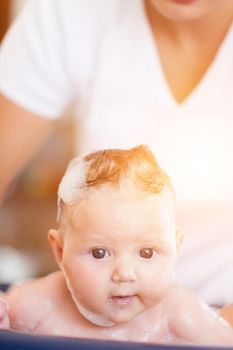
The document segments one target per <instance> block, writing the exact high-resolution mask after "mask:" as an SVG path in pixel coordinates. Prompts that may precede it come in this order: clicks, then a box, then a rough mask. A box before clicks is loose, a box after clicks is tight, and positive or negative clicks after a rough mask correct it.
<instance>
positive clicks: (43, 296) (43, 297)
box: [5, 272, 65, 331]
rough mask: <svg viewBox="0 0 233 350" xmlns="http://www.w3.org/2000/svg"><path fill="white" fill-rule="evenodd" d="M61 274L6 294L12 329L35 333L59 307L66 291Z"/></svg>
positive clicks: (35, 280) (40, 279) (31, 281)
mask: <svg viewBox="0 0 233 350" xmlns="http://www.w3.org/2000/svg"><path fill="white" fill-rule="evenodd" d="M64 284H65V282H64V278H62V274H61V272H55V273H52V274H50V275H48V276H46V277H41V278H37V279H32V280H30V281H26V282H24V283H22V284H19V285H17V286H15V287H13V288H12V289H10V291H9V292H8V293H7V294H6V296H5V299H6V301H7V302H8V304H9V317H10V323H11V328H13V329H16V330H22V331H33V330H35V329H36V328H37V327H38V325H39V324H40V323H41V322H43V320H44V319H45V318H46V316H47V315H48V314H50V313H51V312H52V311H53V310H54V309H56V308H57V305H59V299H60V298H61V297H60V295H61V293H62V290H63V289H64Z"/></svg>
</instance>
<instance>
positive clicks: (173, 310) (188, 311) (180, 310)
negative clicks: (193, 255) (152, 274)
mask: <svg viewBox="0 0 233 350" xmlns="http://www.w3.org/2000/svg"><path fill="white" fill-rule="evenodd" d="M165 299H166V303H167V305H169V307H168V308H169V311H170V312H169V321H168V323H169V328H170V331H171V332H172V333H173V334H174V335H175V336H176V337H177V338H180V339H186V340H190V339H192V338H193V337H195V334H196V336H198V334H199V333H200V331H202V330H201V328H200V327H202V326H203V325H204V326H207V324H208V322H205V318H206V317H205V315H206V314H207V313H208V314H209V313H211V311H210V308H209V307H208V306H207V305H206V304H205V303H204V302H203V301H202V300H200V298H199V297H198V296H197V295H196V294H195V293H194V292H193V291H192V290H189V289H187V288H184V287H181V286H179V285H173V286H171V288H169V290H168V292H167V294H166V296H165Z"/></svg>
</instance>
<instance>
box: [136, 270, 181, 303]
mask: <svg viewBox="0 0 233 350" xmlns="http://www.w3.org/2000/svg"><path fill="white" fill-rule="evenodd" d="M174 278H175V273H174V268H173V265H171V264H160V265H156V266H155V267H154V268H151V269H149V268H148V269H145V271H144V278H143V283H142V288H143V289H144V291H145V293H147V294H148V298H149V299H151V300H153V301H155V300H159V299H161V298H162V297H163V295H164V293H165V291H166V289H167V287H168V286H169V285H170V284H171V283H172V282H173V281H174Z"/></svg>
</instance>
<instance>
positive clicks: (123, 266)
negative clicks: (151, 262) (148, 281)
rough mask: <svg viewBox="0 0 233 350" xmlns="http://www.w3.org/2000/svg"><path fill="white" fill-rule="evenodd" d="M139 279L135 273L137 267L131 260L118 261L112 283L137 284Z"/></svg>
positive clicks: (113, 272)
mask: <svg viewBox="0 0 233 350" xmlns="http://www.w3.org/2000/svg"><path fill="white" fill-rule="evenodd" d="M136 279H137V274H136V271H135V266H134V263H133V262H132V261H129V259H121V260H118V261H117V262H116V263H115V265H114V268H113V271H112V281H113V282H115V283H121V282H128V283H132V282H135V281H136Z"/></svg>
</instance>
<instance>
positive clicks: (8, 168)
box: [0, 95, 53, 199]
mask: <svg viewBox="0 0 233 350" xmlns="http://www.w3.org/2000/svg"><path fill="white" fill-rule="evenodd" d="M52 125H53V121H52V120H51V119H47V118H41V117H40V116H38V115H36V114H34V113H31V112H29V111H27V110H25V109H23V108H21V107H20V106H18V105H17V104H15V103H13V102H11V101H10V100H9V99H7V98H6V97H4V96H2V95H0V140H1V147H0V198H1V199H2V197H3V195H4V192H5V190H6V188H7V187H8V185H9V184H10V182H11V181H12V180H13V179H14V177H15V176H16V175H17V174H18V173H19V172H20V171H21V170H22V169H23V168H24V167H25V165H26V164H27V163H28V161H29V160H31V158H32V157H33V156H34V155H35V154H36V152H37V151H38V150H39V148H40V146H41V145H42V144H43V142H44V141H45V139H46V138H47V137H48V135H49V133H50V131H51V129H52Z"/></svg>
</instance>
